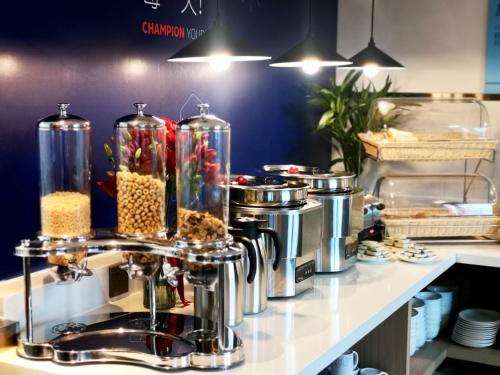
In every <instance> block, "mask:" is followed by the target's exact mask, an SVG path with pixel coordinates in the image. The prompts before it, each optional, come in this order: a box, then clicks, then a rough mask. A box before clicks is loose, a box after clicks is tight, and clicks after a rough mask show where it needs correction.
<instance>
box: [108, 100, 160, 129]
mask: <svg viewBox="0 0 500 375" xmlns="http://www.w3.org/2000/svg"><path fill="white" fill-rule="evenodd" d="M146 106H147V104H146V103H134V107H135V108H137V113H133V114H130V115H126V116H123V117H120V118H119V119H118V120H116V121H115V128H132V129H134V128H146V129H161V128H164V127H165V121H163V120H162V119H161V118H159V117H156V116H152V115H147V114H145V113H144V108H146Z"/></svg>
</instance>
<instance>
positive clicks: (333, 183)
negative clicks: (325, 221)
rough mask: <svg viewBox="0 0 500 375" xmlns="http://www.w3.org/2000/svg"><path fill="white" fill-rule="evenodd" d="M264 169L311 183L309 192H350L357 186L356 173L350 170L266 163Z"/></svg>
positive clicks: (293, 179)
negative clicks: (332, 170)
mask: <svg viewBox="0 0 500 375" xmlns="http://www.w3.org/2000/svg"><path fill="white" fill-rule="evenodd" d="M262 169H263V170H264V171H265V172H267V173H272V174H276V175H279V176H282V177H284V178H285V179H287V180H289V181H297V182H302V183H305V184H307V185H309V193H341V192H349V191H352V190H353V189H354V188H355V187H356V184H355V178H356V175H355V174H353V173H349V172H328V171H324V170H321V169H320V168H317V167H307V166H302V165H294V164H281V165H264V166H263V167H262Z"/></svg>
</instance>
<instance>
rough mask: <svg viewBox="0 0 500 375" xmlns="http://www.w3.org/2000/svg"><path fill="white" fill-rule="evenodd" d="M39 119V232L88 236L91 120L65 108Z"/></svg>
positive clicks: (66, 236) (62, 105)
mask: <svg viewBox="0 0 500 375" xmlns="http://www.w3.org/2000/svg"><path fill="white" fill-rule="evenodd" d="M58 106H59V109H60V112H59V113H58V114H56V115H52V116H49V117H46V118H44V119H42V120H40V121H39V122H38V125H37V127H38V145H39V160H40V213H41V234H42V236H43V237H46V238H52V239H71V238H78V237H87V236H90V233H91V224H90V187H91V185H90V174H91V163H90V157H91V128H90V123H89V122H88V121H87V120H85V119H83V118H81V117H78V116H74V115H70V114H68V112H67V109H68V106H69V104H67V103H59V104H58Z"/></svg>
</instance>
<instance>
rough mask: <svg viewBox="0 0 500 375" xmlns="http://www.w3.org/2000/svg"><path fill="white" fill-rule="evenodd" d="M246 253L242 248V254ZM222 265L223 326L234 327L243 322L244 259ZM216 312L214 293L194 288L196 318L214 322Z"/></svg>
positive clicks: (205, 289)
mask: <svg viewBox="0 0 500 375" xmlns="http://www.w3.org/2000/svg"><path fill="white" fill-rule="evenodd" d="M243 251H246V250H244V248H242V252H243ZM245 258H246V255H245V256H243V259H240V260H237V261H234V262H230V263H224V264H223V265H221V267H224V272H223V275H224V277H223V278H222V283H223V296H222V303H223V304H224V324H225V325H227V326H229V327H234V326H236V325H238V324H240V323H241V322H242V321H243V298H244V288H245V284H246V277H245V271H244V270H245V267H244V265H243V264H244V263H243V262H244V259H245ZM216 312H217V301H216V300H215V292H214V291H212V290H209V289H207V288H201V287H195V288H194V315H195V316H196V317H198V318H204V319H209V320H215V317H216V315H215V313H216Z"/></svg>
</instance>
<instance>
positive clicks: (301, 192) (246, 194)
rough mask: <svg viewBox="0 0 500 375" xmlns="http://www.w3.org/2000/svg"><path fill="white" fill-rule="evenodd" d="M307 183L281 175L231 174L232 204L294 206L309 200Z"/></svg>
mask: <svg viewBox="0 0 500 375" xmlns="http://www.w3.org/2000/svg"><path fill="white" fill-rule="evenodd" d="M307 188H308V186H307V184H304V183H302V182H298V181H287V180H285V179H283V178H281V177H278V176H277V177H256V176H248V175H240V176H235V175H233V176H231V185H230V200H231V204H235V205H241V206H250V207H292V206H302V205H304V204H305V203H306V202H307Z"/></svg>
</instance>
